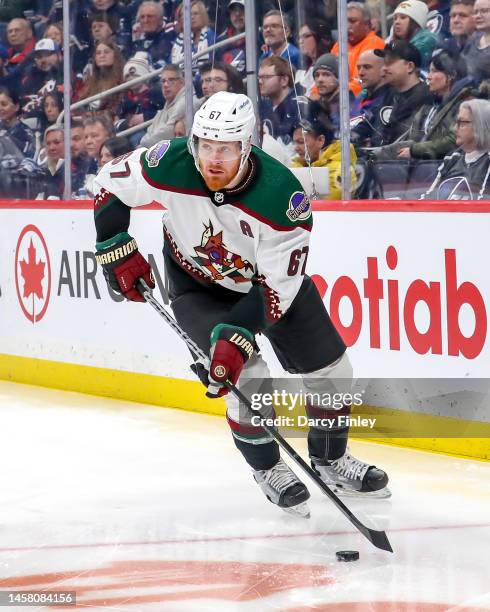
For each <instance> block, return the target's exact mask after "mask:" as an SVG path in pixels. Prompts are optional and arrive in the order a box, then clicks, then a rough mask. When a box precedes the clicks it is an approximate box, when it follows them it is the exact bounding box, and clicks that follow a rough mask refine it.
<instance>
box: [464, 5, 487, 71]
mask: <svg viewBox="0 0 490 612" xmlns="http://www.w3.org/2000/svg"><path fill="white" fill-rule="evenodd" d="M473 16H474V19H475V27H476V32H475V34H474V35H473V36H472V37H471V39H470V41H469V43H468V44H467V46H466V49H465V60H466V62H467V64H468V73H469V74H471V75H472V76H473V77H474V78H475V80H476V81H481V80H483V79H486V78H488V77H487V74H488V65H489V64H490V0H476V2H475V5H474V9H473Z"/></svg>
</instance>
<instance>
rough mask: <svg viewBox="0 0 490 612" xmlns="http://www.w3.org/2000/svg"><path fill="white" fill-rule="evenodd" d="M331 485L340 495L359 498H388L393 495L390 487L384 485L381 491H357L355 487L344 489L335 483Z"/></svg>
mask: <svg viewBox="0 0 490 612" xmlns="http://www.w3.org/2000/svg"><path fill="white" fill-rule="evenodd" d="M331 486H332V489H333V492H334V493H335V494H336V495H338V496H339V497H355V498H357V499H388V498H389V497H391V491H390V490H389V489H388V487H383V488H382V489H380V490H379V491H356V490H354V489H343V488H341V487H338V486H335V485H331Z"/></svg>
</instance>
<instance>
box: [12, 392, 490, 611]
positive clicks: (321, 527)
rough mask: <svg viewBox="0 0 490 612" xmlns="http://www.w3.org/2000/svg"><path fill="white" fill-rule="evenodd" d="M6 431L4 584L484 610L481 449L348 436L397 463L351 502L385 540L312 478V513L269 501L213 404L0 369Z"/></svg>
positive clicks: (488, 600)
mask: <svg viewBox="0 0 490 612" xmlns="http://www.w3.org/2000/svg"><path fill="white" fill-rule="evenodd" d="M0 432H1V438H0V439H1V446H0V449H1V450H0V460H1V469H0V474H1V475H0V492H1V493H0V494H1V498H0V590H39V589H49V590H76V591H77V598H78V603H79V605H80V604H83V609H88V610H112V611H119V610H121V611H123V610H127V611H133V612H135V611H137V612H140V611H141V612H150V611H152V612H153V611H155V612H156V611H158V612H160V611H171V612H187V611H191V610H192V611H199V612H201V611H208V610H209V611H217V612H221V611H225V612H231V611H253V612H267V611H269V610H284V611H288V612H300V611H301V612H303V611H306V610H322V611H327V610H328V611H329V612H365V611H366V612H388V611H389V612H408V611H410V612H442V611H448V612H449V611H451V612H463V611H464V612H469V611H470V610H475V611H476V610H478V611H480V610H490V590H489V589H490V570H489V555H488V553H489V550H490V491H489V482H490V464H488V463H483V462H477V461H469V460H463V459H456V458H450V457H445V456H442V455H437V454H430V453H424V452H419V451H412V450H407V449H401V448H395V447H389V446H381V445H375V444H370V443H361V442H355V441H354V442H352V444H351V450H352V451H353V453H354V454H356V455H357V456H359V457H360V458H362V459H363V460H366V461H371V462H373V463H376V464H377V465H379V466H381V467H383V468H385V469H386V470H387V471H388V472H389V474H390V478H391V482H390V488H391V490H392V492H393V497H392V499H391V500H389V501H388V500H371V501H358V500H356V501H353V500H347V501H346V503H347V505H348V506H349V507H350V508H351V509H352V510H353V511H355V512H356V513H358V514H359V516H360V517H361V518H362V520H363V521H364V522H366V523H367V524H369V525H370V526H373V527H376V528H378V529H385V530H386V531H387V533H388V537H389V538H390V541H391V543H392V545H393V548H394V550H395V552H394V554H389V553H384V552H382V551H379V550H377V549H375V548H373V547H372V545H371V544H370V543H369V542H368V541H367V540H365V539H364V538H363V537H362V536H361V535H360V534H359V533H357V532H356V531H355V530H354V528H353V527H352V526H351V524H350V523H349V522H348V521H347V520H346V519H345V518H344V517H343V516H342V515H341V514H340V513H339V511H338V510H337V509H336V508H335V507H334V506H333V505H332V504H331V503H330V501H329V500H328V499H327V498H325V497H324V496H323V495H322V494H321V493H320V492H319V491H318V490H317V489H316V487H315V485H313V484H311V486H310V491H311V493H312V500H311V504H310V506H311V509H312V518H311V519H310V520H309V521H306V520H302V519H296V518H294V517H291V516H289V515H287V514H285V513H283V512H282V511H280V510H279V509H277V508H276V507H275V506H273V505H272V504H270V503H269V502H268V501H267V500H266V499H265V498H264V497H263V494H262V493H261V491H260V490H259V488H258V487H257V486H256V485H255V483H254V482H253V479H252V477H251V473H250V471H249V469H248V467H247V466H246V464H245V463H244V461H243V459H242V458H241V456H240V455H239V453H238V451H236V449H235V447H234V445H233V442H232V440H231V437H230V434H229V431H228V427H227V424H226V422H225V421H224V420H223V419H220V418H217V417H211V416H207V415H199V414H192V413H189V412H185V411H178V410H169V409H168V410H167V409H160V408H153V407H149V406H144V405H141V404H134V403H129V402H121V401H113V400H107V399H101V398H96V397H89V396H83V395H78V394H75V393H66V392H59V391H54V390H49V389H42V388H37V387H29V386H24V385H16V384H14V383H7V382H0ZM291 442H292V444H293V445H294V446H295V447H296V448H300V449H302V451H303V452H304V450H305V443H304V441H303V440H299V439H294V440H292V441H291ZM298 474H299V472H298ZM342 549H355V550H359V551H360V560H359V561H358V562H355V563H339V562H337V561H336V558H335V551H337V550H342ZM3 609H6V610H7V609H8V610H9V611H10V608H3ZM25 609H26V610H29V611H30V610H41V609H46V608H42V607H40V606H38V607H29V608H25ZM53 609H61V608H59V607H58V608H53ZM63 609H66V608H63ZM72 609H73V608H72Z"/></svg>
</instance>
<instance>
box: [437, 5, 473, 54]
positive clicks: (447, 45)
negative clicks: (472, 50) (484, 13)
mask: <svg viewBox="0 0 490 612" xmlns="http://www.w3.org/2000/svg"><path fill="white" fill-rule="evenodd" d="M474 2H475V0H453V1H452V3H451V11H450V13H449V31H450V34H451V35H450V36H449V37H448V38H446V40H445V41H444V45H443V46H444V49H446V50H447V51H448V52H449V53H450V54H451V55H452V56H453V57H456V55H458V54H459V53H461V55H462V56H463V57H465V55H466V53H467V50H468V49H467V48H468V44H469V41H470V39H471V37H472V35H473V33H474V32H475V29H476V25H475V18H474V15H473V4H474Z"/></svg>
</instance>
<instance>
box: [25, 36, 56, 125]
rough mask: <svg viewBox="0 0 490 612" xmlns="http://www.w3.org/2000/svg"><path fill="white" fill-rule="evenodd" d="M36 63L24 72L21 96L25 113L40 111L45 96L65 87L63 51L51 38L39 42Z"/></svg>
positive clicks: (35, 51)
mask: <svg viewBox="0 0 490 612" xmlns="http://www.w3.org/2000/svg"><path fill="white" fill-rule="evenodd" d="M33 57H34V61H33V63H32V64H31V65H30V66H28V67H27V68H26V69H25V70H24V71H23V76H22V80H21V83H20V94H21V96H22V99H23V107H24V108H23V109H24V112H26V113H29V112H33V111H37V110H39V109H40V106H41V101H42V98H43V96H44V95H45V94H46V93H47V92H50V91H55V90H60V89H61V88H62V87H63V65H62V61H61V49H60V47H59V46H58V45H57V44H56V43H55V42H54V41H53V40H51V38H42V39H41V40H38V41H37V43H36V46H35V47H34V52H33Z"/></svg>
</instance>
